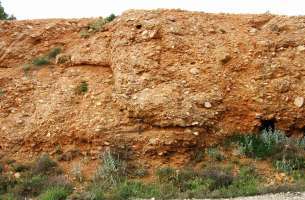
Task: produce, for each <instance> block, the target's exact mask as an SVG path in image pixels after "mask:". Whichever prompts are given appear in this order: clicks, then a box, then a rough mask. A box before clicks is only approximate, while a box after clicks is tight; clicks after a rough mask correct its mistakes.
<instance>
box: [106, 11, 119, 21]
mask: <svg viewBox="0 0 305 200" xmlns="http://www.w3.org/2000/svg"><path fill="white" fill-rule="evenodd" d="M115 18H116V16H115V14H113V13H112V14H110V15H109V16H108V17H105V21H106V22H112V21H113V20H114V19H115Z"/></svg>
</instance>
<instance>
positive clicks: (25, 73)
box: [22, 64, 31, 76]
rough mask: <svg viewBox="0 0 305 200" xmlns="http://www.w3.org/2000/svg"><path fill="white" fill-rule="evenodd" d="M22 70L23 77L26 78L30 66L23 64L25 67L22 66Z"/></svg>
mask: <svg viewBox="0 0 305 200" xmlns="http://www.w3.org/2000/svg"><path fill="white" fill-rule="evenodd" d="M22 69H23V72H24V75H26V76H27V75H28V74H29V72H30V70H31V65H30V64H25V65H23V67H22Z"/></svg>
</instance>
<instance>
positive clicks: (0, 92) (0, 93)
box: [0, 88, 4, 97]
mask: <svg viewBox="0 0 305 200" xmlns="http://www.w3.org/2000/svg"><path fill="white" fill-rule="evenodd" d="M3 95H4V91H3V90H2V89H1V88H0V97H1V96H3Z"/></svg>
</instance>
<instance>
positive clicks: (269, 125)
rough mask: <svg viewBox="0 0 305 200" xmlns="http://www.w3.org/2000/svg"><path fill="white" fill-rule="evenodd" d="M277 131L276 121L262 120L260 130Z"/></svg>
mask: <svg viewBox="0 0 305 200" xmlns="http://www.w3.org/2000/svg"><path fill="white" fill-rule="evenodd" d="M274 129H275V119H269V120H261V125H260V127H259V130H260V131H262V130H272V131H274Z"/></svg>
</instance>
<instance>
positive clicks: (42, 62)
mask: <svg viewBox="0 0 305 200" xmlns="http://www.w3.org/2000/svg"><path fill="white" fill-rule="evenodd" d="M32 64H33V65H35V66H43V65H48V64H50V61H49V59H48V58H47V57H38V58H35V59H34V60H33V61H32Z"/></svg>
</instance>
